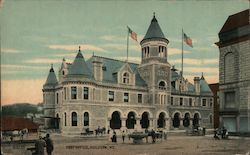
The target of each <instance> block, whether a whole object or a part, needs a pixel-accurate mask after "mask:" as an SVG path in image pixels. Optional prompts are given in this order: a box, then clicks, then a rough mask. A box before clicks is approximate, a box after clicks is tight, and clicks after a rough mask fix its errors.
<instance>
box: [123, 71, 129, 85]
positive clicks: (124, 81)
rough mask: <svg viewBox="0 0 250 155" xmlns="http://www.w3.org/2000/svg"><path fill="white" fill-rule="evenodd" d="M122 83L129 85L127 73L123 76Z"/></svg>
mask: <svg viewBox="0 0 250 155" xmlns="http://www.w3.org/2000/svg"><path fill="white" fill-rule="evenodd" d="M123 83H126V84H128V83H129V74H128V73H124V74H123Z"/></svg>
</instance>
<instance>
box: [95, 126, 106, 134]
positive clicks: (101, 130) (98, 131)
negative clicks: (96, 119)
mask: <svg viewBox="0 0 250 155" xmlns="http://www.w3.org/2000/svg"><path fill="white" fill-rule="evenodd" d="M105 133H106V128H105V127H103V128H99V127H98V128H97V129H96V130H95V134H96V136H97V135H99V134H101V135H103V134H105Z"/></svg>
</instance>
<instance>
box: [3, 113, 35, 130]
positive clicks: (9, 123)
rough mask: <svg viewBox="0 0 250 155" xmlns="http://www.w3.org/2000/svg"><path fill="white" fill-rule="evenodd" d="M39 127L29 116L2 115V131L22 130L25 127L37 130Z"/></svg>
mask: <svg viewBox="0 0 250 155" xmlns="http://www.w3.org/2000/svg"><path fill="white" fill-rule="evenodd" d="M38 127H39V125H38V124H36V123H33V122H32V121H31V120H29V119H27V118H21V117H13V116H6V117H2V120H1V130H2V131H13V130H22V129H24V128H27V129H28V130H37V129H38Z"/></svg>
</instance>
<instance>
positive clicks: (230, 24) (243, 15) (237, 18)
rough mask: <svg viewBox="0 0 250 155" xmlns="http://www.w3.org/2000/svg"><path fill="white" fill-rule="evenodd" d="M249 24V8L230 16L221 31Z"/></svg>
mask: <svg viewBox="0 0 250 155" xmlns="http://www.w3.org/2000/svg"><path fill="white" fill-rule="evenodd" d="M245 25H249V9H247V10H244V11H242V12H239V13H236V14H233V15H231V16H229V17H228V18H227V20H226V22H225V24H224V25H223V27H222V28H221V30H220V33H223V32H226V31H230V30H233V29H236V28H238V27H243V26H245Z"/></svg>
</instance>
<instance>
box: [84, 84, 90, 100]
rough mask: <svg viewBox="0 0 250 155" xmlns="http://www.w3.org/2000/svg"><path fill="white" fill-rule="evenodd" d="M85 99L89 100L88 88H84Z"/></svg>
mask: <svg viewBox="0 0 250 155" xmlns="http://www.w3.org/2000/svg"><path fill="white" fill-rule="evenodd" d="M83 99H85V100H87V99H89V88H88V87H84V88H83Z"/></svg>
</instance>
